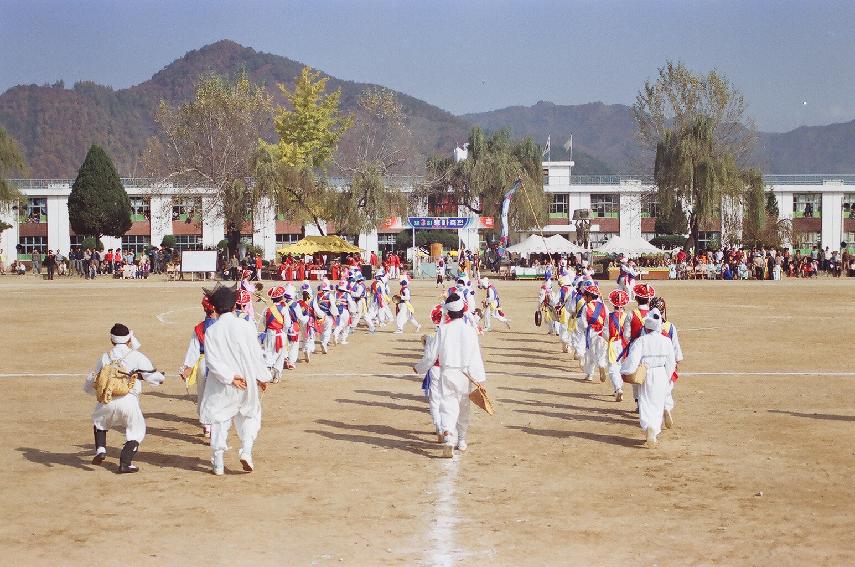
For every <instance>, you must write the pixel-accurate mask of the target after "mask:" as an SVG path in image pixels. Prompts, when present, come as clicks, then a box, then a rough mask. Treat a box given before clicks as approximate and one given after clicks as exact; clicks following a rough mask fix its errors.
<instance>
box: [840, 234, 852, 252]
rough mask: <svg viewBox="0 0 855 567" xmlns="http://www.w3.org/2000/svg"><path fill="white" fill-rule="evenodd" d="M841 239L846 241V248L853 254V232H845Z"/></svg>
mask: <svg viewBox="0 0 855 567" xmlns="http://www.w3.org/2000/svg"><path fill="white" fill-rule="evenodd" d="M843 238H844V240H845V241H846V248H848V249H849V251H850V252H855V232H851V231H850V232H847V233H845V234H844V235H843Z"/></svg>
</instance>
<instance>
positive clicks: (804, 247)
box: [795, 232, 820, 254]
mask: <svg viewBox="0 0 855 567" xmlns="http://www.w3.org/2000/svg"><path fill="white" fill-rule="evenodd" d="M795 237H796V250H798V251H799V252H801V253H802V254H808V253H810V251H811V250H813V247H814V246H819V243H820V233H819V232H800V233H797V234H796V235H795Z"/></svg>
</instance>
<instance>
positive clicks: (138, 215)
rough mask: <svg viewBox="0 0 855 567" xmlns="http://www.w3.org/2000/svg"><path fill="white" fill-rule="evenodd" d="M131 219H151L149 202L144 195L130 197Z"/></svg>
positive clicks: (135, 220) (138, 220) (139, 220)
mask: <svg viewBox="0 0 855 567" xmlns="http://www.w3.org/2000/svg"><path fill="white" fill-rule="evenodd" d="M130 201H131V220H132V221H134V222H141V221H146V220H150V219H151V204H150V201H149V200H148V199H147V198H145V197H130Z"/></svg>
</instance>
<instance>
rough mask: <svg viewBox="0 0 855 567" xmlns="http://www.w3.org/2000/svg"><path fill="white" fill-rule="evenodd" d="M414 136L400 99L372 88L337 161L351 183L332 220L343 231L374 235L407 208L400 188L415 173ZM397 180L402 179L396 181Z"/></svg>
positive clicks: (361, 99)
mask: <svg viewBox="0 0 855 567" xmlns="http://www.w3.org/2000/svg"><path fill="white" fill-rule="evenodd" d="M413 155H414V151H413V143H412V134H411V132H410V129H409V128H408V127H407V117H406V115H405V113H404V110H403V107H402V106H401V103H400V102H399V101H398V98H397V96H396V95H395V93H393V92H392V91H390V90H387V89H383V88H380V87H371V88H369V89H366V90H365V91H363V92H362V94H361V95H360V97H359V101H358V103H357V107H356V114H355V117H354V125H353V128H351V129H350V130H349V131H348V132H347V133H346V134H345V135H344V137H343V138H342V140H341V146H340V148H339V152H338V156H337V157H336V159H335V165H336V169H337V171H338V172H339V173H340V174H341V175H342V176H343V177H344V179H345V180H346V185H345V186H344V187H342V188H341V189H340V190H339V192H338V193H337V195H336V196H335V199H334V200H335V204H336V206H335V207H334V210H333V216H332V217H331V218H330V220H332V221H333V222H335V225H336V227H338V228H339V229H340V230H342V231H346V232H351V233H358V232H362V231H370V230H373V229H375V228H376V227H377V225H378V224H380V223H381V222H382V221H383V220H384V219H386V218H389V217H391V216H394V215H395V214H401V211H402V210H404V209H405V208H406V199H405V198H404V196H403V192H402V190H401V189H402V187H400V183H396V182H395V179H401V180H402V181H403V179H402V178H401V177H400V176H402V175H404V174H407V173H410V172H411V170H410V166H411V165H412V164H411V163H410V161H411V158H412V156H413ZM396 176H397V177H396Z"/></svg>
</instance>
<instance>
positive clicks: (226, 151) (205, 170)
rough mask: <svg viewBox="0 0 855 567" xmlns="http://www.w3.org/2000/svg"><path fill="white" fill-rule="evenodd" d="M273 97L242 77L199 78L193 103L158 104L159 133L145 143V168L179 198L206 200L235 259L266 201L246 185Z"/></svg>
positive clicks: (257, 188) (260, 193) (261, 192)
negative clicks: (242, 238)
mask: <svg viewBox="0 0 855 567" xmlns="http://www.w3.org/2000/svg"><path fill="white" fill-rule="evenodd" d="M271 100H272V99H271V96H270V94H269V93H268V92H267V90H266V89H265V88H264V87H263V86H262V85H256V84H253V83H252V82H251V81H250V80H249V78H248V76H247V74H246V72H245V71H244V72H241V73H240V74H239V75H238V76H237V77H236V78H235V80H234V81H231V80H229V79H228V78H227V77H224V76H221V75H217V74H215V73H206V74H203V75H201V76H200V77H199V79H198V81H197V83H196V89H195V93H194V96H193V100H191V101H189V102H186V103H184V104H181V105H180V106H178V107H172V106H170V105H169V104H168V103H167V102H165V101H162V102H161V103H160V107H159V109H158V111H157V113H156V115H155V120H156V122H157V124H158V127H159V131H158V133H157V136H155V137H154V138H152V139H151V140H150V141H149V148H148V152H147V154H146V169H147V170H148V172H149V174H150V175H151V176H152V177H155V178H157V179H159V180H160V181H161V182H164V183H172V184H173V185H175V186H176V187H177V192H178V196H179V198H180V197H197V196H198V195H199V193H198V191H199V189H202V195H203V196H206V197H209V199H206V200H205V201H203V202H207V203H209V208H208V210H207V211H206V212H207V213H208V214H211V215H213V216H216V217H219V218H222V219H223V221H224V225H225V227H226V237H227V238H228V241H229V253H230V254H236V253H237V249H238V247H239V245H240V234H241V227H242V226H243V224H244V222H246V221H247V220H248V219H250V218H252V212H253V211H254V210H255V207H256V206H257V205H258V203H259V202H260V201H261V200H262V198H263V197H264V196H265V195H264V193H263V191H262V190H261V188H260V187H259V186H257V185H256V184H253V183H250V182H249V179H251V177H252V175H253V173H254V168H255V162H254V157H255V152H256V150H257V148H258V139H259V136H260V135H261V132H263V131H264V130H265V129H266V127H268V126H269V123H270V114H271V108H272V104H271Z"/></svg>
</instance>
